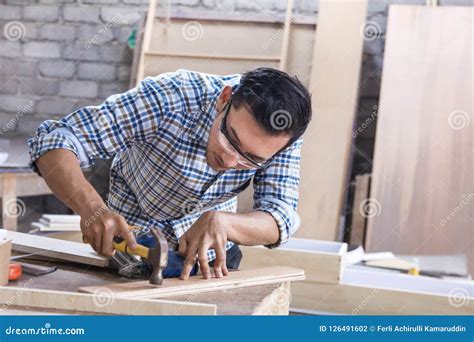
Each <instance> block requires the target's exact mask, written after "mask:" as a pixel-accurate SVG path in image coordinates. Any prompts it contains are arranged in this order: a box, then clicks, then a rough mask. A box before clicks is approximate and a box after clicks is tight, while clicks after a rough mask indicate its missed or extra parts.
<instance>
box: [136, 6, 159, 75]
mask: <svg viewBox="0 0 474 342" xmlns="http://www.w3.org/2000/svg"><path fill="white" fill-rule="evenodd" d="M155 11H156V0H150V4H149V6H148V12H147V16H146V22H145V32H144V33H143V40H142V41H141V50H140V59H139V61H138V71H137V77H136V79H137V83H139V82H140V81H141V80H142V79H144V78H145V77H146V74H145V63H146V61H145V52H149V51H150V44H151V35H152V30H153V23H154V21H155Z"/></svg>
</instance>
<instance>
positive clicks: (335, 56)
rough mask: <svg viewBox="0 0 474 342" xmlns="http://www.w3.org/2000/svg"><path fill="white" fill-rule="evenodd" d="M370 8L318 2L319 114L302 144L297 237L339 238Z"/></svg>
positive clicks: (356, 0)
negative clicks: (364, 30) (365, 31)
mask: <svg viewBox="0 0 474 342" xmlns="http://www.w3.org/2000/svg"><path fill="white" fill-rule="evenodd" d="M366 12H367V0H353V1H346V0H321V2H320V12H319V18H318V29H317V30H316V42H315V44H314V55H313V63H312V71H311V79H310V90H311V92H312V106H313V112H314V115H315V119H314V120H313V122H312V123H311V124H310V126H309V127H308V130H307V132H306V134H305V138H304V139H305V141H304V144H303V149H302V157H301V182H300V204H299V208H298V209H299V210H298V212H299V214H300V216H301V222H302V224H301V227H300V228H299V230H298V231H297V233H296V236H298V237H302V238H311V239H317V240H331V241H334V240H336V239H338V238H339V237H340V236H339V235H340V234H339V221H340V216H341V214H342V204H343V200H344V198H345V194H346V185H347V181H348V180H347V175H348V161H349V154H350V149H351V142H352V136H351V130H352V126H353V122H354V118H355V109H356V104H357V97H358V88H359V73H360V66H361V58H362V46H363V36H362V35H361V34H360V31H361V27H363V25H364V22H365V17H366Z"/></svg>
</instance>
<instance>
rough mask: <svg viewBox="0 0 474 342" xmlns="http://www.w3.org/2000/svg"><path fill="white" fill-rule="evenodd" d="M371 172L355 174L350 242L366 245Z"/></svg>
mask: <svg viewBox="0 0 474 342" xmlns="http://www.w3.org/2000/svg"><path fill="white" fill-rule="evenodd" d="M369 191H370V174H368V173H366V174H363V175H357V176H355V182H354V201H353V203H352V222H351V237H350V242H351V244H354V245H361V246H364V241H365V230H366V226H367V216H368V213H367V211H366V205H365V204H367V203H369V202H368V201H367V199H368V198H369Z"/></svg>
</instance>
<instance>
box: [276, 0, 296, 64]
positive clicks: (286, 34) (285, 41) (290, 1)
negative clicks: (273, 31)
mask: <svg viewBox="0 0 474 342" xmlns="http://www.w3.org/2000/svg"><path fill="white" fill-rule="evenodd" d="M293 5H294V0H287V2H286V15H285V24H284V26H283V38H282V42H281V50H280V66H279V68H278V69H280V70H282V71H287V64H288V46H289V41H290V32H291V31H290V30H291V23H292V21H293V20H292V19H293V17H292V14H293Z"/></svg>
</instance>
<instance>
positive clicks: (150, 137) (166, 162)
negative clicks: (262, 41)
mask: <svg viewBox="0 0 474 342" xmlns="http://www.w3.org/2000/svg"><path fill="white" fill-rule="evenodd" d="M239 81H240V75H229V76H216V75H210V74H203V73H198V72H193V71H188V70H178V71H176V72H175V73H166V74H162V75H159V76H157V77H148V78H146V79H145V80H143V81H142V82H141V83H140V84H139V85H138V86H137V87H136V88H134V89H131V90H129V91H128V92H126V93H123V94H117V95H113V96H110V97H109V98H107V100H106V101H105V102H104V103H103V104H101V105H99V106H91V107H85V108H82V109H79V110H77V111H75V112H73V113H71V114H69V115H67V116H66V117H64V118H63V119H62V120H60V121H54V120H47V121H45V122H43V123H42V124H41V125H40V126H39V127H38V129H37V132H36V135H35V136H34V137H33V138H31V139H29V141H28V143H29V147H30V155H31V167H32V168H33V170H35V171H36V172H38V169H37V168H36V166H35V163H34V162H35V161H36V159H38V158H39V157H40V156H42V155H43V154H44V153H46V152H47V151H49V150H52V149H58V148H63V149H67V150H70V151H72V152H74V153H75V155H76V156H77V158H78V159H79V161H80V165H81V167H88V166H90V165H92V164H93V163H94V160H95V159H96V158H101V159H107V158H112V157H114V160H113V164H112V168H111V171H110V176H111V179H110V193H109V197H108V203H107V205H108V207H109V208H110V209H112V210H114V211H115V212H117V213H119V214H120V215H122V216H123V217H124V218H125V219H126V220H127V222H128V223H129V224H130V225H136V226H139V227H142V228H143V230H144V231H145V232H146V231H147V230H149V228H150V227H159V228H161V229H162V230H163V232H164V233H165V235H166V237H167V239H168V242H169V244H170V248H171V249H176V248H177V245H178V242H179V238H180V237H181V236H182V235H183V234H184V233H185V232H186V231H187V230H188V229H189V228H190V227H191V226H192V224H193V223H194V222H195V221H196V220H197V219H198V218H199V216H200V215H201V214H202V212H204V211H208V210H218V211H232V212H235V211H236V209H237V198H236V195H237V194H238V193H239V192H241V191H243V190H244V189H245V188H246V187H247V186H248V185H249V184H250V181H251V179H252V177H253V188H254V207H253V208H254V210H260V211H264V212H267V213H270V214H271V215H272V216H273V218H274V219H275V221H276V222H277V224H278V228H279V230H280V239H279V241H278V243H276V244H274V245H269V246H267V247H269V248H273V247H276V246H279V245H280V244H282V243H285V242H286V241H287V240H288V238H289V237H290V236H291V235H292V234H293V233H294V232H295V231H296V229H298V227H299V225H300V219H299V216H298V215H297V213H296V207H297V203H298V183H299V163H300V151H301V144H302V139H301V138H300V139H299V140H297V141H296V142H295V143H293V144H292V145H291V146H289V147H288V148H287V149H285V150H284V151H282V152H280V153H279V154H278V155H277V156H276V157H275V158H274V159H273V160H272V161H271V163H270V164H269V165H267V166H265V168H261V169H258V170H255V169H252V170H234V169H232V170H227V171H225V172H224V171H214V170H213V169H212V168H211V167H210V166H209V165H208V164H207V162H206V145H207V140H208V135H209V131H210V128H211V126H212V123H213V121H214V119H215V118H216V116H217V110H216V101H217V98H218V96H219V94H220V92H221V90H222V88H223V87H224V86H225V85H230V86H231V87H233V88H234V89H235V88H236V87H237V86H238V85H239ZM232 245H233V243H232V242H228V243H227V249H229V248H230V247H232ZM208 257H209V260H210V261H211V260H214V259H215V252H214V250H210V251H209V252H208Z"/></svg>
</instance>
